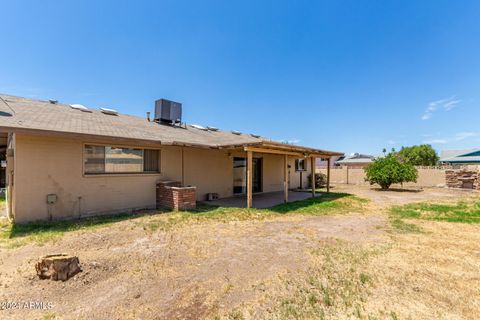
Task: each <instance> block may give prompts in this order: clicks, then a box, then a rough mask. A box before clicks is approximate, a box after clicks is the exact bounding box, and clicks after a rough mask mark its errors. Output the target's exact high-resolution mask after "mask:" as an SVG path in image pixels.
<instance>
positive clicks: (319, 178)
mask: <svg viewBox="0 0 480 320" xmlns="http://www.w3.org/2000/svg"><path fill="white" fill-rule="evenodd" d="M326 185H327V175H326V174H323V173H315V187H316V188H320V187H325V186H326ZM308 187H309V188H312V174H309V175H308Z"/></svg>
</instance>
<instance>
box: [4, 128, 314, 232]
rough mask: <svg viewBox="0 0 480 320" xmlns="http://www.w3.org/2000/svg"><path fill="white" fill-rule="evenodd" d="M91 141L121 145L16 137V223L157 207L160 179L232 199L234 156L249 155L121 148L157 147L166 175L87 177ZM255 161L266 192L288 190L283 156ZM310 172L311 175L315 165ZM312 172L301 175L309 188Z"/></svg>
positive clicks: (200, 195) (293, 182)
mask: <svg viewBox="0 0 480 320" xmlns="http://www.w3.org/2000/svg"><path fill="white" fill-rule="evenodd" d="M91 143H95V144H105V145H118V144H116V143H115V142H112V141H105V140H92V139H81V138H78V139H67V138H61V137H50V136H34V135H25V134H15V146H14V149H15V150H14V157H13V159H10V161H12V160H13V162H14V165H9V166H8V168H7V170H14V172H13V175H14V176H13V190H12V197H13V207H12V211H13V213H14V215H15V221H16V222H20V223H22V222H27V221H35V220H46V219H49V217H52V218H53V219H59V218H76V217H84V216H91V215H97V214H103V213H115V212H125V211H131V210H137V209H143V208H155V206H156V182H157V181H159V180H176V181H180V182H183V183H184V185H186V186H189V185H190V186H196V187H197V200H204V199H205V195H206V193H210V192H215V193H218V194H219V196H220V197H229V196H232V195H233V157H234V156H240V157H242V156H245V153H244V152H237V153H232V152H229V151H226V150H209V149H199V148H187V147H184V148H182V147H177V146H160V145H155V146H152V145H149V146H148V145H125V144H120V146H126V147H138V148H142V147H148V148H152V147H155V148H158V149H159V150H160V157H159V158H160V168H161V170H160V171H161V172H160V173H153V174H116V175H85V174H84V170H83V163H84V159H83V149H84V144H91ZM182 149H183V150H182ZM182 152H183V157H182ZM254 157H260V158H262V159H263V161H262V166H263V168H262V169H263V178H262V184H263V192H271V191H281V190H283V161H284V158H283V155H274V154H254ZM182 158H183V165H182ZM288 162H289V165H290V169H289V171H290V174H289V177H290V184H289V185H290V188H296V187H298V186H299V185H300V173H299V172H295V165H294V164H295V158H293V157H289V161H288ZM309 162H310V161H307V163H309ZM309 165H310V164H309ZM307 169H308V170H309V171H308V172H310V167H308V168H307ZM182 172H183V175H182ZM308 172H304V173H303V175H302V178H303V186H304V187H305V186H307V179H308V174H309V173H308ZM182 177H183V179H182ZM182 180H183V181H182ZM48 194H56V195H57V201H56V202H55V203H54V204H47V200H46V199H47V195H48Z"/></svg>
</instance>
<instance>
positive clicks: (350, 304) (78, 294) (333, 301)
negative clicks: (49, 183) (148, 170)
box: [0, 186, 480, 319]
mask: <svg viewBox="0 0 480 320" xmlns="http://www.w3.org/2000/svg"><path fill="white" fill-rule="evenodd" d="M333 191H334V192H347V193H352V194H356V195H357V196H359V197H361V198H365V199H370V200H371V201H370V202H368V203H367V204H366V205H364V206H363V209H362V210H358V208H355V209H352V211H351V212H348V213H342V214H337V213H335V212H332V213H331V214H326V215H323V216H318V215H317V216H308V215H292V214H290V215H286V216H280V217H278V216H275V217H269V218H266V219H261V220H260V219H251V220H243V221H236V220H231V221H223V222H222V221H217V220H211V221H209V220H205V221H199V222H196V223H187V224H180V225H178V226H174V227H172V228H168V229H164V228H157V229H156V228H150V227H149V226H150V225H151V224H150V222H151V221H152V219H159V217H158V216H159V215H157V216H146V217H140V218H137V219H128V220H124V221H120V222H115V223H113V224H110V225H108V226H103V227H99V228H93V229H85V230H77V231H71V232H66V233H65V235H63V236H62V237H58V238H54V239H52V240H50V241H47V242H46V243H45V244H42V245H39V244H37V243H27V244H26V245H23V246H20V247H18V248H7V247H5V248H1V249H0V302H1V303H2V304H3V305H2V307H4V306H5V303H6V302H21V303H23V302H30V301H41V302H44V303H45V304H47V303H50V304H51V308H50V307H48V308H45V309H43V310H32V309H24V308H21V309H9V308H6V310H0V318H2V319H30V318H38V319H56V318H58V319H203V318H207V319H322V318H323V319H355V318H358V319H475V318H477V317H478V314H480V290H479V289H478V288H480V276H479V275H480V246H479V245H478V244H479V243H480V225H479V224H465V223H446V222H435V221H416V222H414V223H415V224H416V225H418V226H419V227H421V228H422V230H423V231H422V232H418V233H405V232H400V231H396V230H395V229H394V228H392V226H391V224H390V217H389V214H388V208H389V207H390V206H392V205H402V204H406V203H410V202H419V201H434V202H453V201H457V200H459V199H467V200H468V199H477V198H478V196H479V194H478V193H476V192H466V191H452V190H446V189H424V190H415V191H389V192H384V191H378V190H373V189H370V188H367V187H352V186H348V187H347V186H337V187H335V188H334V189H333ZM63 252H64V253H70V254H75V255H77V256H78V257H79V258H80V262H81V266H82V269H83V272H81V273H79V274H77V275H76V276H74V277H73V278H71V279H70V280H68V281H66V282H60V281H59V282H55V281H49V280H39V279H38V278H37V277H36V275H35V270H34V263H35V262H36V261H37V259H38V257H40V256H42V255H46V254H52V253H63ZM46 309H48V310H46Z"/></svg>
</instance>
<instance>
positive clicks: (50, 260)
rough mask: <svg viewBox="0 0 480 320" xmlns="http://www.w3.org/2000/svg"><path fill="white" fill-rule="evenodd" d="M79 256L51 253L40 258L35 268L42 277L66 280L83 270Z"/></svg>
mask: <svg viewBox="0 0 480 320" xmlns="http://www.w3.org/2000/svg"><path fill="white" fill-rule="evenodd" d="M79 263H80V262H79V261H78V257H75V256H70V255H67V254H51V255H48V256H44V257H42V258H40V260H39V261H38V262H37V263H36V264H35V270H37V275H38V277H39V278H40V279H51V280H55V281H57V280H62V281H66V280H68V279H69V278H71V277H73V276H74V275H76V274H77V273H79V272H81V271H82V270H81V269H80V266H79Z"/></svg>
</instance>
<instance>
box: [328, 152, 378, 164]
mask: <svg viewBox="0 0 480 320" xmlns="http://www.w3.org/2000/svg"><path fill="white" fill-rule="evenodd" d="M374 158H375V157H374V156H371V155H366V154H360V153H355V154H353V155H350V156H348V157H345V158H344V159H342V160H338V161H337V162H336V163H338V164H349V163H370V162H373V159H374Z"/></svg>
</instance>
